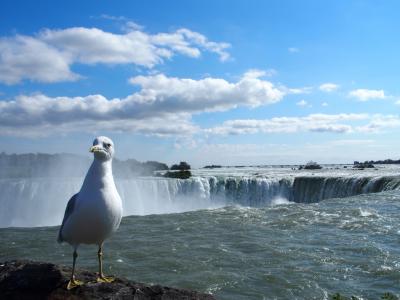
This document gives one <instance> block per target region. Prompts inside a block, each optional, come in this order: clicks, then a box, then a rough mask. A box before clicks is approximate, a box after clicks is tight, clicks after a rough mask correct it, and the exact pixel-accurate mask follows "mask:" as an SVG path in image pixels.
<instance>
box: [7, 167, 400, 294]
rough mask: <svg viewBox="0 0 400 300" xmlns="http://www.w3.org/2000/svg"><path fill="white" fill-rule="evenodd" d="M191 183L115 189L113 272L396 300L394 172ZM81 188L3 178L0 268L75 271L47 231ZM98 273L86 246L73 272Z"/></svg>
mask: <svg viewBox="0 0 400 300" xmlns="http://www.w3.org/2000/svg"><path fill="white" fill-rule="evenodd" d="M193 173H194V175H195V176H194V177H192V178H191V179H189V180H177V179H164V178H153V177H147V178H145V177H143V178H128V179H127V178H119V179H117V180H116V182H117V188H118V190H119V192H120V194H121V197H122V198H123V202H124V209H125V215H126V216H127V217H125V218H124V219H123V222H122V224H121V227H120V229H119V231H118V232H117V234H116V235H115V236H114V237H113V238H112V239H110V240H109V241H108V243H107V244H106V248H105V261H106V265H107V266H108V270H107V271H108V273H112V274H117V275H119V276H125V277H128V278H130V279H134V280H137V281H144V282H147V283H160V284H163V285H171V286H177V287H184V288H191V289H196V290H199V291H205V292H210V293H213V294H214V295H215V296H216V297H217V298H218V299H328V297H329V296H330V295H332V294H333V293H335V292H340V293H342V294H344V295H348V296H350V295H355V296H359V297H362V298H364V299H379V298H380V296H381V295H382V294H383V293H384V292H392V293H394V294H397V295H399V294H400V247H399V246H400V191H399V189H400V177H399V174H400V168H399V167H398V166H379V167H378V168H377V169H371V170H353V169H351V168H350V167H347V168H344V166H335V165H332V166H325V168H324V169H322V170H314V171H304V170H302V171H299V170H292V169H291V167H282V168H281V167H259V168H257V167H253V168H223V169H213V170H205V169H201V170H194V172H193ZM81 183H82V178H49V177H42V178H3V179H0V190H1V195H0V227H3V228H2V229H0V260H1V261H2V260H9V259H14V258H15V259H16V258H30V259H35V260H45V261H51V262H56V263H63V264H70V261H71V249H70V247H69V246H68V245H58V244H57V243H56V242H55V239H56V233H57V230H58V227H52V226H54V225H58V224H59V223H60V222H61V219H62V216H63V213H64V208H65V205H66V202H67V201H68V199H69V197H70V196H71V195H72V194H73V193H75V192H76V191H77V190H78V189H79V187H80V185H81ZM38 226H41V227H38ZM44 226H46V227H44ZM96 263H97V259H96V249H95V247H93V246H82V247H81V248H80V256H79V260H78V264H79V266H80V267H85V268H88V269H91V270H96Z"/></svg>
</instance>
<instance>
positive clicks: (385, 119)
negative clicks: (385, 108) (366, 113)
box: [357, 114, 400, 133]
mask: <svg viewBox="0 0 400 300" xmlns="http://www.w3.org/2000/svg"><path fill="white" fill-rule="evenodd" d="M398 127H400V117H399V116H398V115H381V114H375V115H373V117H372V120H371V122H370V123H369V124H367V125H364V126H359V127H357V130H358V131H360V132H365V133H377V132H382V130H384V129H386V128H389V129H390V128H398Z"/></svg>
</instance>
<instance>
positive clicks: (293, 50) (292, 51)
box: [288, 47, 300, 53]
mask: <svg viewBox="0 0 400 300" xmlns="http://www.w3.org/2000/svg"><path fill="white" fill-rule="evenodd" d="M288 51H289V52H290V53H297V52H300V49H299V48H297V47H289V48H288Z"/></svg>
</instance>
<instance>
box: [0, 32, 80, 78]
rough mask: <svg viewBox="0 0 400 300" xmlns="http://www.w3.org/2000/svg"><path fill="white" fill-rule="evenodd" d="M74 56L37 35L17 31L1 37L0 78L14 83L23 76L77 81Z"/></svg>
mask: <svg viewBox="0 0 400 300" xmlns="http://www.w3.org/2000/svg"><path fill="white" fill-rule="evenodd" d="M71 62H72V60H71V57H70V56H69V55H68V54H66V53H62V52H60V51H58V50H57V49H55V48H54V47H52V46H50V45H48V44H46V43H44V42H43V41H41V40H38V39H36V38H32V37H28V36H22V35H17V36H15V37H14V38H0V82H4V83H6V84H15V83H18V82H19V81H21V80H22V79H24V78H25V79H30V80H34V81H42V82H57V81H74V80H77V79H79V78H80V76H79V75H77V74H75V73H73V72H72V71H71V70H70V64H71Z"/></svg>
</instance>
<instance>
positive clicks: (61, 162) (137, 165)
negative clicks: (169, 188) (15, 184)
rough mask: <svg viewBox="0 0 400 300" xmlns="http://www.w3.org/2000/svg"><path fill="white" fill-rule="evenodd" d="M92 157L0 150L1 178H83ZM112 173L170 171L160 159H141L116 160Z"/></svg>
mask: <svg viewBox="0 0 400 300" xmlns="http://www.w3.org/2000/svg"><path fill="white" fill-rule="evenodd" d="M91 162H92V158H90V157H84V156H79V155H74V154H66V153H62V154H44V153H35V154H34V153H28V154H6V153H4V152H2V153H0V178H24V177H25V178H26V177H82V176H85V174H86V172H87V170H88V168H89V166H90V164H91ZM113 165H114V167H113V172H114V176H115V177H117V178H129V177H133V176H153V175H154V172H155V171H165V170H168V169H169V168H168V166H167V165H166V164H164V163H161V162H157V161H146V162H139V161H137V160H136V159H128V160H125V161H122V160H119V159H114V161H113Z"/></svg>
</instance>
